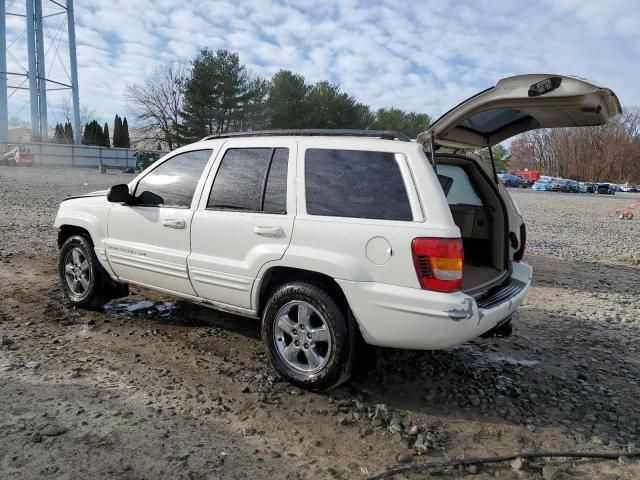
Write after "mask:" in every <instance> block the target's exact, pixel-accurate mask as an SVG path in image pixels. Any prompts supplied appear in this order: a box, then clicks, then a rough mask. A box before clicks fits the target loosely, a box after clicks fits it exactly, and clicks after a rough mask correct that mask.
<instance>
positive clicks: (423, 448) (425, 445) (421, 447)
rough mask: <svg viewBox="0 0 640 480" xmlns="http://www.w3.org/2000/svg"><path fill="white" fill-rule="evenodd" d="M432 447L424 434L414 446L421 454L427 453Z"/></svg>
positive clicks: (417, 439) (419, 436)
mask: <svg viewBox="0 0 640 480" xmlns="http://www.w3.org/2000/svg"><path fill="white" fill-rule="evenodd" d="M430 447H431V444H430V442H429V441H428V440H427V439H426V438H425V436H424V435H423V434H420V435H418V438H416V441H415V443H414V444H413V449H414V450H415V451H416V452H419V453H425V452H427V451H428V450H429V448H430Z"/></svg>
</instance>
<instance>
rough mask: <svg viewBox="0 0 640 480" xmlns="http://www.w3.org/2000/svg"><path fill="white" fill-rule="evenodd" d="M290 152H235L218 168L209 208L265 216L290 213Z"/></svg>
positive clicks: (264, 150)
mask: <svg viewBox="0 0 640 480" xmlns="http://www.w3.org/2000/svg"><path fill="white" fill-rule="evenodd" d="M288 163H289V149H287V148H233V149H229V150H227V152H226V153H225V155H224V157H223V158H222V163H221V164H220V167H219V168H218V172H217V174H216V177H215V180H214V182H213V186H212V187H211V193H210V195H209V201H208V202H207V208H209V209H213V210H233V211H247V212H262V213H280V214H284V213H286V211H287V208H286V204H287V166H288Z"/></svg>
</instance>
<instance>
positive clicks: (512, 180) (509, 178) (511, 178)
mask: <svg viewBox="0 0 640 480" xmlns="http://www.w3.org/2000/svg"><path fill="white" fill-rule="evenodd" d="M498 178H499V179H500V181H501V182H502V183H503V184H504V186H505V187H513V188H518V187H520V185H521V184H522V179H521V178H520V177H516V176H515V175H509V174H508V173H504V174H498Z"/></svg>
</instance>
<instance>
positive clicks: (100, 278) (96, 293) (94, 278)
mask: <svg viewBox="0 0 640 480" xmlns="http://www.w3.org/2000/svg"><path fill="white" fill-rule="evenodd" d="M58 272H59V274H60V283H61V285H62V291H63V292H64V295H65V297H67V299H68V300H69V301H70V302H71V303H73V304H74V305H76V306H78V307H82V308H87V309H95V308H98V307H101V306H102V305H104V304H105V303H107V302H108V301H109V300H110V299H111V298H113V297H112V295H111V294H112V289H113V282H111V279H110V278H109V276H108V274H107V272H105V270H104V269H103V268H102V265H100V262H99V261H98V258H97V257H96V254H95V252H94V250H93V245H91V242H90V241H89V240H88V239H87V237H85V236H83V235H74V236H72V237H69V238H68V239H67V240H66V241H65V242H64V244H63V245H62V248H61V249H60V258H59V261H58Z"/></svg>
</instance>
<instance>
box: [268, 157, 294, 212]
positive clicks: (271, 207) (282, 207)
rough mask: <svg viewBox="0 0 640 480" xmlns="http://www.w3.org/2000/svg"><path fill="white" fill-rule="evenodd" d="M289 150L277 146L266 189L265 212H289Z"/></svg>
mask: <svg viewBox="0 0 640 480" xmlns="http://www.w3.org/2000/svg"><path fill="white" fill-rule="evenodd" d="M288 165H289V150H287V149H286V148H276V151H275V152H274V154H273V160H272V161H271V168H270V169H269V176H268V177H267V185H266V188H265V191H264V204H263V208H262V209H263V210H264V212H265V213H287V167H288Z"/></svg>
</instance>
